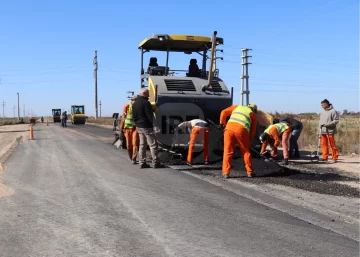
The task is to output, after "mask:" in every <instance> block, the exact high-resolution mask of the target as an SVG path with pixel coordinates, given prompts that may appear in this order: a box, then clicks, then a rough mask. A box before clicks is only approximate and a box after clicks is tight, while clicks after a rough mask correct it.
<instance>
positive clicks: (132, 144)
mask: <svg viewBox="0 0 360 257" xmlns="http://www.w3.org/2000/svg"><path fill="white" fill-rule="evenodd" d="M136 98H137V96H136V95H135V96H132V97H131V102H130V104H125V106H124V109H123V115H122V116H123V117H122V119H121V122H120V131H122V132H123V133H124V135H125V138H126V149H127V151H128V154H129V158H130V160H131V161H132V163H133V164H136V157H137V153H138V133H137V131H136V126H135V122H134V120H133V108H132V107H133V104H134V103H135V101H136Z"/></svg>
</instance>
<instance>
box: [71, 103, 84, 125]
mask: <svg viewBox="0 0 360 257" xmlns="http://www.w3.org/2000/svg"><path fill="white" fill-rule="evenodd" d="M85 120H86V117H85V105H72V106H71V124H74V125H78V124H85Z"/></svg>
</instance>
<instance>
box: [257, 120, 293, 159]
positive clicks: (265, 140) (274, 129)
mask: <svg viewBox="0 0 360 257" xmlns="http://www.w3.org/2000/svg"><path fill="white" fill-rule="evenodd" d="M290 137H291V127H290V125H289V124H287V123H285V122H280V123H276V124H273V125H270V126H269V127H268V128H267V129H266V130H265V131H264V133H262V134H261V136H260V141H261V143H262V146H261V154H265V153H266V147H267V146H268V145H270V147H271V157H272V158H277V150H278V147H279V145H280V143H281V145H282V147H283V157H284V160H283V161H282V162H281V164H283V165H288V164H289V146H290Z"/></svg>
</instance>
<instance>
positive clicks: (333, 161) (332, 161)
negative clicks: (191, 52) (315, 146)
mask: <svg viewBox="0 0 360 257" xmlns="http://www.w3.org/2000/svg"><path fill="white" fill-rule="evenodd" d="M328 163H330V164H331V163H337V160H330V161H328Z"/></svg>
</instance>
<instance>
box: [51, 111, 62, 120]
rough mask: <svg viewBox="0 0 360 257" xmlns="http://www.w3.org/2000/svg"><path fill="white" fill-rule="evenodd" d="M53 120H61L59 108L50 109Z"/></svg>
mask: <svg viewBox="0 0 360 257" xmlns="http://www.w3.org/2000/svg"><path fill="white" fill-rule="evenodd" d="M52 116H53V120H54V122H61V109H52Z"/></svg>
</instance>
